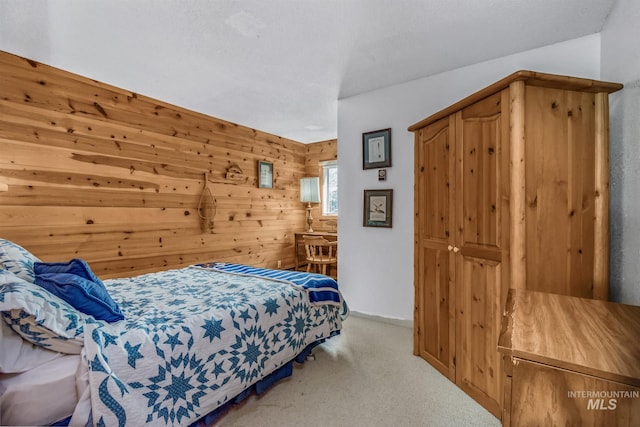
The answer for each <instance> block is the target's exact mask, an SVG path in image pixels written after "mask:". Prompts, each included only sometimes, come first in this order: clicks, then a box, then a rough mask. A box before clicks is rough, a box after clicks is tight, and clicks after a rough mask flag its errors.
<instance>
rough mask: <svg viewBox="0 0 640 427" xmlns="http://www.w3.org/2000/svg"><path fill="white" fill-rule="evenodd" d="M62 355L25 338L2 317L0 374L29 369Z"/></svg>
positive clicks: (0, 326)
mask: <svg viewBox="0 0 640 427" xmlns="http://www.w3.org/2000/svg"><path fill="white" fill-rule="evenodd" d="M61 356H62V354H61V353H57V352H55V351H51V350H47V349H44V348H42V347H39V346H36V345H33V344H31V343H30V342H28V341H25V340H23V339H22V337H21V336H20V335H18V334H17V333H15V332H14V331H13V329H11V328H10V327H9V325H7V323H6V322H5V321H4V320H1V319H0V374H16V373H19V372H24V371H28V370H29V369H32V368H35V367H37V366H40V365H42V364H43V363H47V362H49V361H51V360H54V359H57V358H59V357H61Z"/></svg>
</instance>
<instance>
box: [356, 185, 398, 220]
mask: <svg viewBox="0 0 640 427" xmlns="http://www.w3.org/2000/svg"><path fill="white" fill-rule="evenodd" d="M363 216H364V218H363V224H362V225H363V226H365V227H386V228H391V221H392V219H393V190H364V215H363Z"/></svg>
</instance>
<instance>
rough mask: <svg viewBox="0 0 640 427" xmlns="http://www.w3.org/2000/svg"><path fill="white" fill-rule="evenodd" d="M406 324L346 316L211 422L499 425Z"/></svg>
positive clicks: (231, 426) (227, 425)
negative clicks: (281, 372) (310, 349)
mask: <svg viewBox="0 0 640 427" xmlns="http://www.w3.org/2000/svg"><path fill="white" fill-rule="evenodd" d="M412 346H413V333H412V330H411V328H407V327H404V326H398V325H394V324H390V323H385V322H380V321H377V320H371V319H369V318H364V317H358V316H354V315H352V316H350V317H349V318H348V319H347V320H345V322H344V328H343V331H342V334H341V335H339V336H337V337H333V338H331V339H330V340H328V341H327V342H325V343H324V344H322V345H321V346H319V347H316V349H315V350H314V355H315V360H308V361H307V362H305V363H304V364H303V365H297V364H296V365H295V367H294V372H293V376H292V377H290V378H287V379H285V380H283V381H281V382H279V383H277V384H276V385H275V386H273V387H272V388H271V389H270V390H268V391H267V392H266V393H265V394H263V395H262V396H260V397H256V396H251V397H250V398H248V399H246V400H245V401H244V402H243V403H241V404H240V405H237V406H235V407H234V408H233V409H231V410H230V411H229V412H227V414H226V415H224V416H223V417H222V418H221V419H220V420H218V421H217V422H216V423H215V424H213V426H215V427H223V426H224V427H242V426H247V427H249V426H251V427H257V426H264V427H272V426H273V427H287V426H305V427H315V426H318V427H333V426H336V427H338V426H339V427H342V426H499V425H500V421H499V420H498V419H497V418H495V417H494V416H493V415H492V414H491V413H489V412H488V411H487V410H485V409H484V408H482V407H481V406H480V405H479V404H478V403H476V402H475V401H474V400H473V399H471V398H470V397H469V396H467V395H466V394H465V393H464V392H462V391H461V390H460V389H459V388H458V387H456V386H455V385H454V384H453V383H451V382H450V381H449V380H448V379H447V378H445V377H444V376H443V375H442V374H440V373H439V372H438V371H437V370H436V369H434V368H433V367H431V365H429V364H428V363H427V362H425V361H424V360H423V359H421V358H419V357H416V356H414V355H413V354H412Z"/></svg>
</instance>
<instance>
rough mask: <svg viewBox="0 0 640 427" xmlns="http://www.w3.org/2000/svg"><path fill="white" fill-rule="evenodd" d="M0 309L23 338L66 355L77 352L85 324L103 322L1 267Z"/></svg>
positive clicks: (82, 337) (79, 348)
mask: <svg viewBox="0 0 640 427" xmlns="http://www.w3.org/2000/svg"><path fill="white" fill-rule="evenodd" d="M0 312H1V314H2V317H3V318H4V321H6V322H7V323H8V324H9V326H10V327H11V328H12V329H13V330H14V331H15V332H17V333H18V334H19V335H20V336H22V338H24V339H25V340H27V341H29V342H31V343H33V344H35V345H38V346H40V347H44V348H47V349H49V350H53V351H59V352H61V353H69V354H79V353H80V350H81V349H82V345H83V341H84V326H85V325H86V324H87V323H101V324H105V323H104V322H102V321H100V320H95V319H94V318H93V317H91V316H88V315H86V314H84V313H81V312H80V311H78V310H76V309H75V308H73V307H72V306H71V305H70V304H69V303H67V302H66V301H64V300H62V299H60V298H58V297H57V296H55V295H52V294H51V293H50V292H49V291H47V290H46V289H44V288H42V287H40V286H38V285H36V284H35V283H31V282H28V281H26V280H23V279H21V278H19V277H18V276H16V275H15V274H13V273H11V272H9V271H7V270H0Z"/></svg>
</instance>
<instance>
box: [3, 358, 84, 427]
mask: <svg viewBox="0 0 640 427" xmlns="http://www.w3.org/2000/svg"><path fill="white" fill-rule="evenodd" d="M79 363H80V356H79V355H66V356H63V357H60V358H58V359H56V360H52V361H50V362H47V363H45V364H43V365H40V366H38V367H37V368H34V369H31V370H29V371H27V372H23V373H21V374H3V375H1V376H0V425H22V426H24V425H31V426H34V425H39V426H41V425H48V424H52V423H55V422H57V421H60V420H62V419H65V418H67V417H69V416H71V414H73V411H74V409H75V407H76V404H77V402H78V396H77V392H76V371H77V370H78V365H79Z"/></svg>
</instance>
